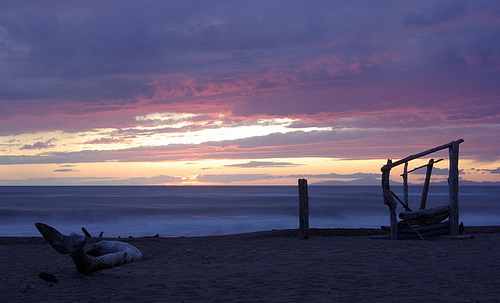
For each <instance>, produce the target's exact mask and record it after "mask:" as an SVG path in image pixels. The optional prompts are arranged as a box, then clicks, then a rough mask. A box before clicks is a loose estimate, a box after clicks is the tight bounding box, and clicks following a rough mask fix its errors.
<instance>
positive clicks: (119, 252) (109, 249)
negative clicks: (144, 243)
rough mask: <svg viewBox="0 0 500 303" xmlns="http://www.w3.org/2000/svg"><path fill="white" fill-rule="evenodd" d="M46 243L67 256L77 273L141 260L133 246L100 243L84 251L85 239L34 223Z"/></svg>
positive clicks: (114, 242) (140, 254) (120, 243)
mask: <svg viewBox="0 0 500 303" xmlns="http://www.w3.org/2000/svg"><path fill="white" fill-rule="evenodd" d="M35 226H36V228H37V229H38V231H39V232H40V233H41V234H42V236H43V238H44V239H45V241H47V243H49V244H50V246H52V247H53V248H54V249H55V250H56V251H58V252H59V253H61V254H68V255H69V256H70V257H71V259H73V263H75V265H76V268H77V270H78V271H79V272H81V273H83V274H90V273H93V272H96V271H99V270H101V269H106V268H112V267H114V266H119V265H122V264H125V263H130V262H133V261H136V260H140V259H142V253H141V252H140V251H139V250H138V249H137V248H136V247H134V246H132V245H130V244H128V243H125V242H120V241H101V242H98V243H96V244H94V245H93V246H92V247H91V248H90V249H89V250H88V251H87V252H85V251H84V247H85V244H87V238H86V237H84V236H82V235H78V234H75V233H71V234H70V235H69V236H65V235H63V234H61V233H60V232H59V231H57V230H56V229H55V228H53V227H50V226H48V225H46V224H43V223H35Z"/></svg>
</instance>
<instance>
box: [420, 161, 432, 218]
mask: <svg viewBox="0 0 500 303" xmlns="http://www.w3.org/2000/svg"><path fill="white" fill-rule="evenodd" d="M433 166H434V159H430V160H429V163H428V164H427V172H426V173H425V181H424V186H423V189H422V198H421V199H420V209H425V205H426V204H427V195H428V194H429V183H430V182H431V174H432V167H433Z"/></svg>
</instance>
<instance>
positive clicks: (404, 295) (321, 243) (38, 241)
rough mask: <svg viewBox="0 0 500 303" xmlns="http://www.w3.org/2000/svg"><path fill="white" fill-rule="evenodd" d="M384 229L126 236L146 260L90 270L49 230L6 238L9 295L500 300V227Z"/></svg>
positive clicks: (46, 298) (51, 298)
mask: <svg viewBox="0 0 500 303" xmlns="http://www.w3.org/2000/svg"><path fill="white" fill-rule="evenodd" d="M380 233H381V231H380V230H370V229H332V230H312V231H311V234H310V235H311V237H310V238H309V239H307V240H300V239H298V237H297V236H296V231H294V230H284V231H280V230H277V231H268V232H259V233H251V234H240V235H228V236H214V237H193V238H161V237H151V238H148V237H145V238H127V239H119V240H123V241H126V242H129V243H131V244H133V245H135V246H136V247H138V248H139V249H140V250H141V251H142V252H143V254H144V259H143V260H141V261H138V262H134V263H131V264H126V265H122V266H120V267H115V268H112V269H108V270H102V271H100V272H97V273H94V274H92V275H90V276H83V275H81V274H79V273H78V272H77V271H76V269H75V267H74V265H73V263H72V261H71V259H70V258H69V257H68V256H67V255H61V254H59V253H57V252H56V251H55V250H54V249H52V248H51V247H50V246H49V245H48V244H47V243H46V242H45V241H44V240H43V238H41V237H34V238H16V237H9V238H0V257H1V260H2V264H1V266H0V268H1V269H0V275H1V280H2V284H1V289H0V301H1V302H500V279H499V277H500V250H499V243H500V227H468V228H467V227H466V230H465V233H466V234H471V235H473V236H474V238H473V239H465V240H457V239H449V238H446V237H436V238H432V239H427V241H423V240H421V239H418V240H403V241H390V240H375V239H370V235H371V234H380ZM41 272H46V273H50V274H53V275H55V276H56V277H57V279H58V282H57V283H52V282H47V281H45V280H42V279H41V278H40V277H39V274H40V273H41Z"/></svg>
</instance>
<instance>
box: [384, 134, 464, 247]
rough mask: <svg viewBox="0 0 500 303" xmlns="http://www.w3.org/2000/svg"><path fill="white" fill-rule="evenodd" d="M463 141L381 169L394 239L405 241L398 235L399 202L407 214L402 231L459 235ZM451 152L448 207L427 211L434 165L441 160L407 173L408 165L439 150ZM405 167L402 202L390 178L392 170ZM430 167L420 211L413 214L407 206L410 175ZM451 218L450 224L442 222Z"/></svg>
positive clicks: (403, 214) (409, 157)
mask: <svg viewBox="0 0 500 303" xmlns="http://www.w3.org/2000/svg"><path fill="white" fill-rule="evenodd" d="M462 142H464V140H463V139H459V140H456V141H452V142H450V143H447V144H444V145H441V146H438V147H435V148H432V149H429V150H426V151H424V152H421V153H418V154H415V155H410V156H408V157H406V158H404V159H401V160H398V161H396V162H392V160H390V159H388V160H387V164H385V165H384V166H382V168H381V171H382V191H383V196H384V204H386V205H387V206H388V207H389V211H390V222H391V226H390V233H391V234H390V237H391V239H392V240H397V239H402V238H405V236H403V235H402V234H400V233H399V232H398V221H397V217H396V206H397V202H396V200H397V201H398V202H400V203H401V204H402V205H403V207H404V208H405V210H406V211H405V212H402V213H401V214H400V215H399V217H400V218H401V219H404V220H403V221H402V222H403V223H405V224H406V225H407V226H401V227H400V229H401V231H403V230H404V229H406V230H410V231H413V234H414V235H415V234H417V235H418V236H420V237H422V235H426V236H427V235H437V234H443V231H445V232H446V233H449V234H450V236H458V235H459V212H458V174H459V173H458V147H459V145H460V143H462ZM443 149H448V150H449V175H448V193H449V195H448V205H445V206H441V207H437V208H433V209H425V206H426V201H427V193H428V190H429V183H430V176H431V173H432V167H433V165H434V164H435V163H437V162H439V161H441V160H442V159H440V160H437V161H435V160H434V159H430V160H429V163H428V164H425V165H423V166H420V167H417V168H415V169H413V170H411V171H408V170H407V169H408V162H410V161H411V160H415V159H418V158H421V157H424V156H427V155H429V154H432V153H435V152H437V151H440V150H443ZM401 164H404V170H403V174H402V175H401V176H402V177H403V191H404V198H403V201H402V200H401V199H399V197H397V196H396V195H395V194H394V193H393V192H392V191H391V187H390V182H389V177H390V173H391V169H393V168H394V167H396V166H399V165H401ZM423 167H427V173H426V177H425V182H424V187H423V190H422V198H421V200H420V209H419V210H417V211H412V210H411V208H410V207H409V205H408V174H409V173H410V172H412V171H414V170H416V169H419V168H423ZM448 216H449V221H448V222H441V221H442V220H444V219H446V218H447V217H448ZM413 224H417V225H418V224H420V225H421V226H418V227H415V226H413Z"/></svg>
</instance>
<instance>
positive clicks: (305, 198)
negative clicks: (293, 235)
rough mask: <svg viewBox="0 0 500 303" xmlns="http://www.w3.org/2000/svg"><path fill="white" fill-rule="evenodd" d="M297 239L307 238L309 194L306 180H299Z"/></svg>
mask: <svg viewBox="0 0 500 303" xmlns="http://www.w3.org/2000/svg"><path fill="white" fill-rule="evenodd" d="M298 183H299V239H308V238H309V193H308V189H307V180H306V179H299V180H298Z"/></svg>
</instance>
